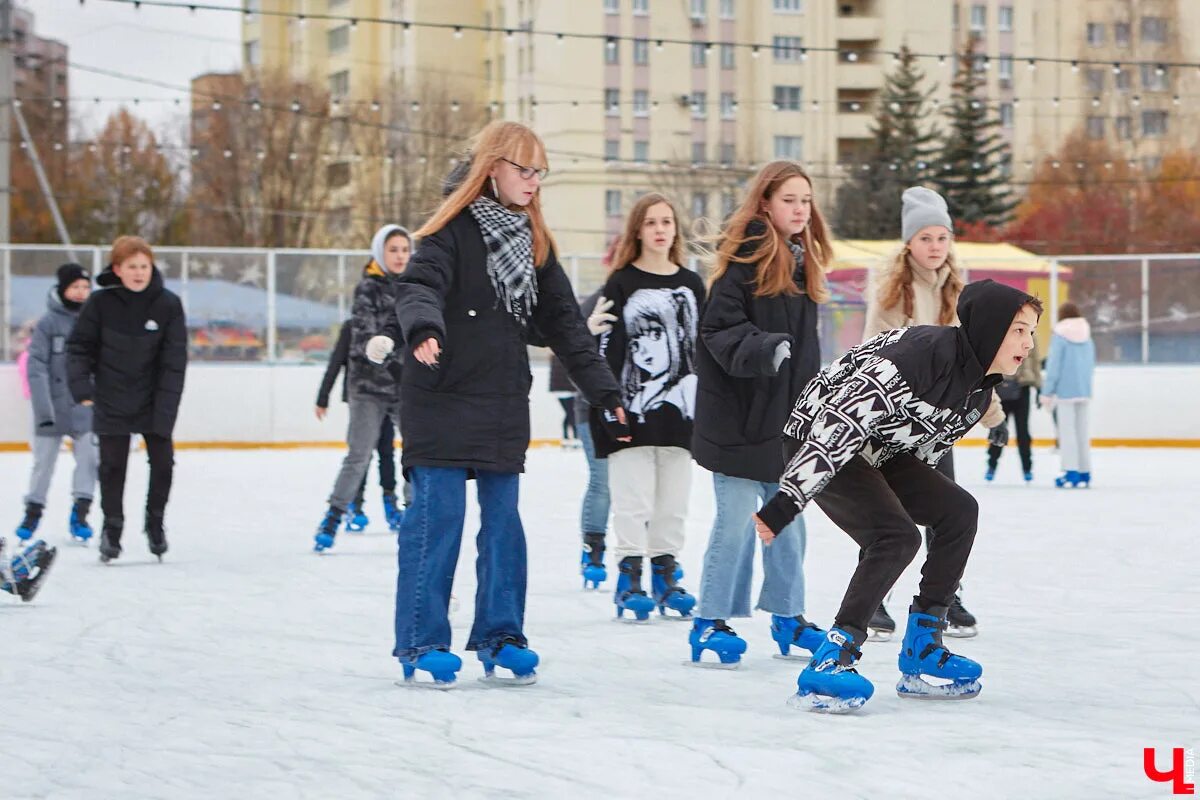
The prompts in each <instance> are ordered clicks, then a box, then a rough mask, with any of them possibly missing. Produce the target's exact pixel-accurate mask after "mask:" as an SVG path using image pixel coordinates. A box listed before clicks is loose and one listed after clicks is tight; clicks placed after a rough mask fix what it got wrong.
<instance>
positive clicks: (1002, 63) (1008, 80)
mask: <svg viewBox="0 0 1200 800" xmlns="http://www.w3.org/2000/svg"><path fill="white" fill-rule="evenodd" d="M996 74H997V75H998V76H999V77H1000V85H1001V86H1012V78H1013V59H1012V56H1000V58H999V59H998V60H997V61H996Z"/></svg>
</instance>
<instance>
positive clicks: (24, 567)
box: [0, 539, 58, 603]
mask: <svg viewBox="0 0 1200 800" xmlns="http://www.w3.org/2000/svg"><path fill="white" fill-rule="evenodd" d="M57 557H58V549H57V548H54V547H47V546H46V543H45V542H44V541H42V540H41V539H38V540H37V541H36V542H34V543H33V544H31V545H29V546H28V547H26V548H25V549H24V550H23V551H22V552H21V553H18V554H17V555H16V556H15V557H14V558H13V559H12V561H11V562H10V563H9V570H10V571H11V573H12V580H11V581H7V580H0V591H3V592H8V593H10V594H15V595H16V596H17V597H20V598H21V601H22V602H24V603H28V602H29V601H30V600H32V599H33V598H34V597H36V596H37V593H38V592H39V591H41V588H42V583H43V582H44V581H45V580H46V576H47V575H49V574H50V568H51V567H52V566H53V565H54V560H55V559H56V558H57ZM0 558H8V555H7V553H6V551H5V549H4V548H3V547H0Z"/></svg>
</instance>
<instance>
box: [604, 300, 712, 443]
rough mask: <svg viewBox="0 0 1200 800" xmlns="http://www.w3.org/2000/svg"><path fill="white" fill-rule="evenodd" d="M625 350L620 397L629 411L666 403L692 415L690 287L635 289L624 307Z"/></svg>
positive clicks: (693, 305)
mask: <svg viewBox="0 0 1200 800" xmlns="http://www.w3.org/2000/svg"><path fill="white" fill-rule="evenodd" d="M622 316H623V321H624V323H625V340H626V348H627V352H626V353H625V359H624V361H625V365H624V368H623V369H622V370H621V396H622V398H623V399H624V401H625V407H626V409H628V411H629V413H630V414H634V415H636V416H637V417H638V421H639V422H645V417H646V414H647V413H649V412H651V411H654V410H655V409H657V408H660V407H661V406H663V405H664V404H670V405H672V406H674V407H675V408H676V409H677V410H678V412H679V413H680V414H681V415H682V416H683V418H684V419H689V420H690V419H692V417H693V416H694V414H695V405H696V376H695V374H694V371H695V352H696V320H697V316H698V314H697V309H696V296H695V294H693V293H692V292H691V290H689V289H638V290H637V291H636V292H634V293H633V294H632V295H630V296H629V299H628V300H627V301H626V303H625V308H624V309H623V314H622Z"/></svg>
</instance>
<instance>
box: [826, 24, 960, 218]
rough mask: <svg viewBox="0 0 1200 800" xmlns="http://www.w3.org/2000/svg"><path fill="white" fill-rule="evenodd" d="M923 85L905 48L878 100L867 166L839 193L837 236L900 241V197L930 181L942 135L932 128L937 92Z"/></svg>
mask: <svg viewBox="0 0 1200 800" xmlns="http://www.w3.org/2000/svg"><path fill="white" fill-rule="evenodd" d="M924 82H925V73H923V72H922V71H921V70H920V69H918V68H917V65H916V57H915V56H913V54H912V51H910V50H909V49H908V47H907V45H904V46H901V48H900V53H899V58H898V63H897V66H896V69H895V70H894V71H893V72H892V73H891V74H889V75H888V76H887V79H886V82H885V83H884V87H883V90H882V91H881V92H880V95H879V103H878V105H877V107H876V109H875V120H874V122H873V123H872V125H871V136H872V140H871V145H870V147H869V149H868V150H867V157H866V160H864V161H863V162H862V163H859V164H853V165H852V167H851V168H852V170H853V174H852V175H851V176H850V178H849V179H848V180H847V181H846V182H845V183H843V184H842V185H841V186H840V187H838V192H837V213H836V217H835V218H836V225H835V227H836V229H837V232H838V235H840V236H842V237H845V238H850V239H898V238H899V237H900V195H901V193H902V192H903V191H904V190H905V189H907V188H908V187H909V186H917V185H920V184H921V183H923V182H925V181H927V180H929V179H930V178H931V161H933V156H934V153H935V152H936V150H937V142H938V139H939V138H940V135H941V134H940V133H939V131H938V130H937V128H936V125H929V118H930V117H931V113H930V111H929V108H928V103H929V99H930V97H932V96H933V93H934V92H935V91H936V90H937V86H936V85H934V86H932V87H930V88H929V89H924V88H923V85H924ZM926 125H929V127H928V129H927V128H926Z"/></svg>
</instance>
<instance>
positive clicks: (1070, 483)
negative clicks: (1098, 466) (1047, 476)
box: [1054, 469, 1092, 489]
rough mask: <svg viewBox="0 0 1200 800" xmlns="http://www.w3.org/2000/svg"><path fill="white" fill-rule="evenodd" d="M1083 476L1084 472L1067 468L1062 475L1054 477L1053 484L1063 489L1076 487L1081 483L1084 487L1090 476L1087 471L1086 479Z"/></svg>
mask: <svg viewBox="0 0 1200 800" xmlns="http://www.w3.org/2000/svg"><path fill="white" fill-rule="evenodd" d="M1083 476H1084V473H1081V472H1079V471H1077V470H1073V469H1069V470H1067V471H1066V472H1064V473H1063V474H1062V475H1059V476H1058V477H1057V478H1055V479H1054V485H1055V486H1057V487H1058V488H1059V489H1065V488H1068V487H1070V488H1072V489H1075V488H1078V487H1079V486H1080V485H1081V484H1082V485H1083V486H1085V487H1086V486H1087V484H1088V483H1089V482H1090V481H1091V479H1092V476H1091V474H1090V473H1089V474H1088V476H1087V479H1086V480H1085V479H1084V477H1083Z"/></svg>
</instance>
